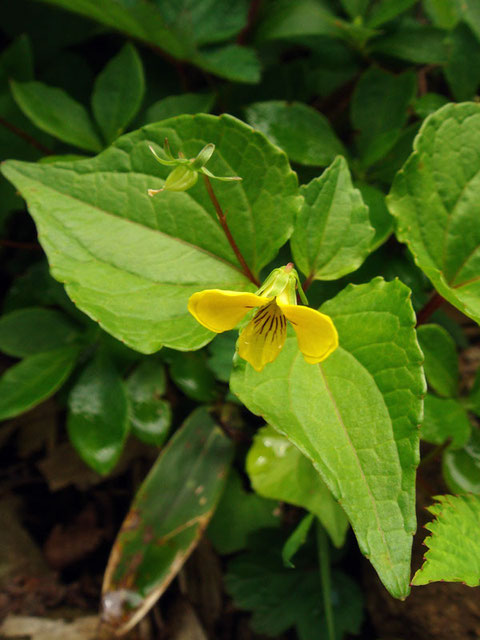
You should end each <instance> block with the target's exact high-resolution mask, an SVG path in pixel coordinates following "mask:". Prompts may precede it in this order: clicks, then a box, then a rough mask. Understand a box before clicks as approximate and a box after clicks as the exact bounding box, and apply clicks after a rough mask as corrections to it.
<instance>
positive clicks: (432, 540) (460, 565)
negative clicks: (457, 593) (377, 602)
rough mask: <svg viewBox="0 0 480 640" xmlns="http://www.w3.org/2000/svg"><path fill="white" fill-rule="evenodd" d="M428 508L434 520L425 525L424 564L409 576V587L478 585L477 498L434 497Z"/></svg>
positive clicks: (479, 504) (479, 500)
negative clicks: (448, 584) (440, 582)
mask: <svg viewBox="0 0 480 640" xmlns="http://www.w3.org/2000/svg"><path fill="white" fill-rule="evenodd" d="M435 500H437V502H436V504H434V505H432V506H431V507H429V508H428V510H429V511H430V513H433V515H434V516H435V517H436V519H435V520H433V521H432V522H429V523H428V524H426V525H425V528H426V529H428V530H429V531H430V532H431V534H432V535H431V536H429V537H428V538H426V540H425V544H426V546H427V547H428V551H427V553H426V554H425V562H424V563H423V565H422V567H421V568H420V569H419V570H418V571H417V573H416V574H415V575H414V576H413V580H412V584H413V585H421V584H429V583H430V582H439V581H442V582H463V583H464V584H466V585H468V586H469V587H478V585H479V584H480V538H479V537H478V530H479V528H480V497H479V496H468V495H467V496H450V495H445V496H436V497H435Z"/></svg>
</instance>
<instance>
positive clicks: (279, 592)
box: [225, 531, 363, 640]
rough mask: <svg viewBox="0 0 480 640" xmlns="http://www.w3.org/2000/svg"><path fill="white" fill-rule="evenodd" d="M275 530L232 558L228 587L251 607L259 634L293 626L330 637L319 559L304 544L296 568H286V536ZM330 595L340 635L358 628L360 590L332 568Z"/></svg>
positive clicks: (304, 635) (312, 639) (306, 636)
mask: <svg viewBox="0 0 480 640" xmlns="http://www.w3.org/2000/svg"><path fill="white" fill-rule="evenodd" d="M275 534H276V532H275V531H272V532H268V534H267V533H265V534H264V535H263V536H262V539H260V538H259V536H257V537H256V539H254V540H252V541H251V547H252V549H251V550H249V551H247V552H244V553H242V554H240V555H238V556H236V557H235V558H234V559H233V560H231V561H230V562H229V563H228V571H227V575H226V578H225V584H226V588H227V591H228V593H230V595H231V596H232V597H233V600H234V602H235V605H236V606H237V607H238V608H240V609H247V610H248V611H252V612H253V615H252V618H251V620H250V626H251V627H252V629H253V631H255V632H256V633H261V634H265V635H267V636H270V637H278V636H279V635H280V634H281V633H283V632H285V631H287V629H289V628H291V627H293V626H295V627H296V629H297V633H298V637H299V639H300V640H327V639H328V638H329V636H328V632H327V625H326V622H325V613H324V609H323V604H322V603H323V600H322V585H321V581H320V573H319V570H318V568H317V567H316V561H315V558H314V557H312V554H309V555H307V554H304V553H303V549H302V550H301V551H300V553H299V554H298V556H297V557H298V562H297V568H295V569H291V568H286V567H285V566H284V565H283V562H282V558H281V549H282V546H283V541H282V540H281V539H280V540H279V536H278V534H276V535H275ZM254 543H255V544H254ZM331 600H332V609H333V615H334V621H335V628H336V630H337V633H338V636H337V637H338V638H339V639H340V638H342V637H344V634H347V633H353V634H356V633H358V632H359V630H360V626H361V623H362V618H363V611H362V595H361V591H360V589H359V588H358V586H357V585H356V584H355V583H354V582H353V581H352V580H351V579H350V578H348V577H347V576H346V575H344V574H343V573H341V572H340V571H333V572H332V590H331Z"/></svg>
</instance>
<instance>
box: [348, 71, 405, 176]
mask: <svg viewBox="0 0 480 640" xmlns="http://www.w3.org/2000/svg"><path fill="white" fill-rule="evenodd" d="M415 90H416V76H415V74H414V73H412V72H410V71H407V72H406V73H402V74H400V75H393V74H392V73H387V72H386V71H383V70H382V69H378V68H376V67H370V68H369V69H368V70H367V71H366V72H365V73H364V74H363V75H362V76H361V77H360V79H359V81H358V83H357V86H356V88H355V92H354V94H353V98H352V102H351V120H352V126H353V129H354V130H355V131H356V132H357V135H358V137H357V140H356V142H357V147H358V150H359V153H360V156H361V159H362V163H363V164H364V165H365V166H370V165H371V164H374V163H375V162H378V160H380V159H381V158H382V157H383V156H384V155H385V154H386V153H387V152H388V151H389V150H390V149H391V148H392V147H393V145H394V144H395V142H396V141H397V139H398V136H399V134H400V130H401V129H402V127H403V125H404V124H405V122H406V121H407V108H408V106H409V104H410V102H411V101H412V100H413V97H414V95H415Z"/></svg>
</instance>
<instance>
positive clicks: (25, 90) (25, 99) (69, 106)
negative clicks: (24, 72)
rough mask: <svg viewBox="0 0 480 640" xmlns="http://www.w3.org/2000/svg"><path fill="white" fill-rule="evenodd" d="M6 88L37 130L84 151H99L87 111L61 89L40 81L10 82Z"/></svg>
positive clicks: (100, 145) (96, 135) (100, 146)
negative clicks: (10, 89)
mask: <svg viewBox="0 0 480 640" xmlns="http://www.w3.org/2000/svg"><path fill="white" fill-rule="evenodd" d="M10 85H11V87H12V94H13V97H14V98H15V101H16V103H17V104H18V106H19V107H20V109H21V110H22V111H23V112H24V114H25V115H26V116H27V117H28V118H30V120H31V121H32V122H33V123H34V124H35V125H36V126H37V127H38V128H39V129H41V130H42V131H46V132H47V133H50V134H51V135H52V136H55V137H56V138H59V139H60V140H63V142H68V143H69V144H72V145H74V146H75V147H79V148H80V149H85V150H86V151H100V150H101V149H102V147H103V144H102V141H101V140H100V138H99V136H98V134H97V132H96V130H95V127H94V124H93V122H92V120H91V118H90V116H89V114H88V112H87V110H86V109H85V107H84V106H83V105H82V104H80V103H79V102H77V101H76V100H74V99H73V98H71V97H70V96H69V95H68V94H67V93H65V91H63V89H57V88H56V87H49V86H48V85H46V84H44V83H43V82H15V81H14V80H12V81H11V83H10Z"/></svg>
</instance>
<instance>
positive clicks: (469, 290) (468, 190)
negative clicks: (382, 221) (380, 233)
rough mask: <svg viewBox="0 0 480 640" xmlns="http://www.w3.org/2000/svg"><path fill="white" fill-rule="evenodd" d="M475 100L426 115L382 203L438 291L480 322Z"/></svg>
mask: <svg viewBox="0 0 480 640" xmlns="http://www.w3.org/2000/svg"><path fill="white" fill-rule="evenodd" d="M479 197H480V105H478V104H474V103H464V104H448V105H446V106H445V107H443V108H442V109H440V110H439V111H437V112H436V113H434V114H433V115H431V116H429V117H428V118H427V119H426V120H425V122H424V123H423V125H422V128H421V129H420V132H419V134H418V136H417V137H416V139H415V144H414V152H413V153H412V155H411V156H410V158H409V159H408V160H407V162H406V163H405V165H404V167H403V168H402V170H401V171H400V172H399V173H398V174H397V177H396V179H395V181H394V183H393V187H392V190H391V192H390V195H389V196H388V198H387V204H388V206H389V208H390V211H391V212H392V214H393V215H394V216H395V217H396V218H397V233H398V237H399V239H400V240H401V241H402V242H406V243H407V244H408V246H409V248H410V250H411V252H412V253H413V255H414V257H415V261H416V263H417V264H418V266H419V267H420V268H421V269H422V270H423V271H424V272H425V273H426V275H427V276H428V277H429V278H430V280H431V281H432V283H433V285H434V286H435V288H436V289H437V291H438V292H439V293H440V295H442V296H443V297H444V298H446V299H447V300H448V301H449V302H451V303H452V304H453V305H455V306H456V307H458V308H459V309H460V310H461V311H463V312H464V313H465V314H466V315H468V316H470V317H471V318H473V319H474V320H476V321H477V322H480V276H479V269H480V225H479V224H478V207H477V202H478V199H479Z"/></svg>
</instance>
